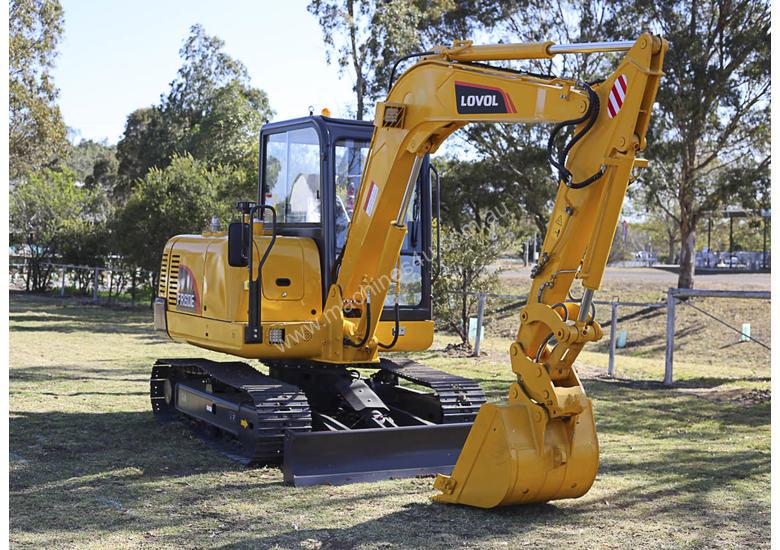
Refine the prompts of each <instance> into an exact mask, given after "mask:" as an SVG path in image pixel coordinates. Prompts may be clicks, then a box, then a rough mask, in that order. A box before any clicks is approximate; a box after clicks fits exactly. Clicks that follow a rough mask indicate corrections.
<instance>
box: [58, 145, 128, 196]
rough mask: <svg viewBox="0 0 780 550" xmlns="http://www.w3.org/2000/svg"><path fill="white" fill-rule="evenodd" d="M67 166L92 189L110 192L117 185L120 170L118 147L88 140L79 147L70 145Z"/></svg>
mask: <svg viewBox="0 0 780 550" xmlns="http://www.w3.org/2000/svg"><path fill="white" fill-rule="evenodd" d="M65 166H66V167H68V168H69V169H71V170H73V171H74V172H75V173H76V177H77V178H78V179H79V181H81V182H83V183H84V184H85V185H86V186H87V187H88V188H90V189H94V188H100V189H102V190H105V191H107V192H110V191H112V190H113V188H114V186H115V185H116V178H117V172H118V169H119V162H118V161H117V158H116V147H115V146H113V145H108V144H107V143H106V142H102V143H99V142H96V141H92V140H90V139H86V140H82V141H80V142H79V144H78V145H68V152H67V157H66V158H65Z"/></svg>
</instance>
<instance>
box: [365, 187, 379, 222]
mask: <svg viewBox="0 0 780 550" xmlns="http://www.w3.org/2000/svg"><path fill="white" fill-rule="evenodd" d="M378 195H379V187H377V185H376V183H374V182H373V181H372V182H371V186H370V187H369V188H368V193H367V195H366V202H365V204H364V205H363V210H365V211H366V214H368V215H369V216H371V215H372V214H373V213H374V207H375V206H376V198H377V196H378Z"/></svg>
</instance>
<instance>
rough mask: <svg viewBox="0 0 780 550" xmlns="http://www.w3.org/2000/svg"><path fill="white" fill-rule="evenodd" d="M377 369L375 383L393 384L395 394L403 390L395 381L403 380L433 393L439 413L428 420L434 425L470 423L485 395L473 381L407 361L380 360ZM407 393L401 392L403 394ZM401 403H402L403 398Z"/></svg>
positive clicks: (484, 399) (406, 393) (406, 392)
mask: <svg viewBox="0 0 780 550" xmlns="http://www.w3.org/2000/svg"><path fill="white" fill-rule="evenodd" d="M379 368H380V373H381V374H380V376H378V377H377V380H378V381H379V382H380V383H389V384H392V385H394V388H393V389H394V390H395V391H396V392H399V391H404V390H405V388H403V387H401V386H398V385H397V384H398V379H403V380H407V381H409V382H412V383H413V384H417V385H418V386H424V387H426V388H430V389H432V390H433V391H434V392H436V395H435V400H436V403H438V405H439V407H440V411H437V414H435V415H434V418H432V419H431V420H433V422H434V423H436V424H458V423H463V422H474V419H475V418H476V417H477V413H478V412H479V407H480V406H481V405H482V404H483V403H484V402H485V401H486V398H485V392H484V391H482V388H480V387H479V384H477V383H476V382H475V381H474V380H470V379H468V378H463V377H462V376H457V375H455V374H449V373H447V372H443V371H440V370H436V369H433V368H431V367H426V366H425V365H422V364H420V363H417V362H416V361H412V360H410V359H407V360H402V361H398V362H396V361H391V360H390V359H385V358H382V359H381V360H380V363H379ZM382 393H386V392H382ZM409 393H410V392H408V391H404V394H405V395H408V394H409ZM399 397H400V394H399ZM401 400H402V401H403V397H401Z"/></svg>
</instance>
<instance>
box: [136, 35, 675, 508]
mask: <svg viewBox="0 0 780 550" xmlns="http://www.w3.org/2000/svg"><path fill="white" fill-rule="evenodd" d="M667 48H668V44H667V42H665V41H664V40H663V39H661V38H659V37H657V36H653V35H650V34H643V35H641V36H640V37H639V38H638V39H637V40H635V41H624V42H602V43H584V44H570V45H562V44H554V43H552V42H543V43H528V44H498V45H473V44H472V43H471V42H468V41H457V42H455V44H454V45H453V46H452V47H437V48H434V49H433V50H431V51H427V52H421V53H419V54H415V57H416V58H417V59H416V62H415V63H414V64H413V65H412V66H411V67H410V68H409V69H408V70H406V71H405V72H404V73H403V74H402V75H401V76H400V77H399V78H398V79H397V80H396V81H395V82H393V83H392V85H391V88H390V91H389V93H388V96H387V99H386V101H383V102H379V103H378V104H377V106H376V116H375V119H374V121H373V123H370V122H360V121H349V120H340V119H334V118H330V117H328V116H309V117H305V118H300V119H296V120H291V121H286V122H279V123H272V124H268V125H266V126H264V127H263V129H262V131H261V136H260V140H261V141H260V151H261V157H260V161H261V162H260V178H259V192H258V200H257V201H256V202H242V203H239V204H238V205H237V209H238V214H237V218H238V221H236V222H234V223H231V224H230V225H229V227H228V231H227V232H221V231H219V230H218V229H219V228H218V227H214V228H213V231H211V232H204V233H203V234H200V235H179V236H176V237H173V238H171V239H170V240H169V241H168V243H167V244H166V246H165V250H164V252H163V255H162V263H161V267H160V279H159V289H158V297H157V298H156V300H155V302H154V319H155V320H154V322H155V328H156V329H158V330H160V331H164V332H166V333H167V334H168V335H169V336H170V337H171V338H172V339H174V340H177V341H182V342H187V343H189V344H192V345H195V346H198V347H200V348H205V349H209V350H214V351H218V352H223V353H226V354H229V355H231V356H238V357H241V358H245V359H255V360H259V361H260V362H261V363H260V365H258V368H255V367H253V366H250V365H249V364H248V363H245V362H238V361H226V362H220V361H212V360H207V359H160V360H158V361H157V362H156V364H155V365H154V367H153V368H152V374H151V388H150V389H151V401H152V409H153V411H154V414H155V416H156V417H157V418H158V419H159V420H160V421H169V420H173V419H187V420H189V421H191V422H190V423H191V424H192V425H193V426H194V427H195V428H196V429H197V430H198V431H199V433H200V434H201V435H202V436H203V438H204V440H205V441H206V442H207V443H208V444H209V445H211V446H212V447H215V448H218V449H219V450H221V451H223V452H225V453H227V454H228V455H229V456H231V457H233V458H235V459H237V460H241V461H243V462H246V463H251V462H263V463H273V462H276V463H278V462H281V463H282V469H283V472H284V479H285V481H286V482H289V483H292V484H294V485H296V486H306V485H312V484H318V483H332V484H339V483H350V482H356V481H368V480H376V479H388V478H398V477H404V476H416V475H425V474H428V475H430V474H437V476H436V480H435V482H434V487H435V489H436V490H437V492H438V494H437V495H436V496H435V497H433V498H434V500H436V501H439V502H447V503H461V504H467V505H471V506H477V507H482V508H492V507H495V506H501V505H510V504H517V503H527V502H545V501H549V500H554V499H561V498H572V497H578V496H581V495H583V494H585V493H586V492H587V491H588V489H589V488H590V487H591V485H592V483H593V480H594V478H595V476H596V472H597V470H598V457H599V451H598V441H597V438H596V431H595V424H594V420H593V412H592V407H591V402H590V400H589V399H588V397H587V396H586V394H585V391H584V389H583V387H582V383H581V381H580V379H579V378H578V376H577V373H576V370H575V368H574V366H573V364H574V361H575V359H576V358H577V355H578V354H579V352H580V350H581V349H582V347H583V346H584V345H585V344H586V343H587V342H594V341H597V340H598V339H599V338H601V336H602V330H601V327H600V326H599V324H598V323H597V322H596V320H595V319H594V316H595V309H594V307H593V297H594V291H596V290H597V289H598V288H599V285H600V283H601V280H602V276H603V273H604V267H605V264H606V262H607V258H608V256H609V251H610V247H611V244H612V240H613V237H614V234H615V228H616V225H617V221H618V217H619V214H620V210H621V207H622V204H623V200H624V197H625V194H626V189H627V187H628V185H629V183H630V182H631V181H633V180H634V179H635V178H636V177H637V175H638V173H639V171H640V170H641V169H642V168H643V167H645V166H646V165H647V161H646V160H644V159H641V158H637V153H638V152H639V151H642V150H644V149H645V146H646V139H645V135H646V132H647V128H648V123H649V120H650V113H651V111H652V108H653V103H654V101H655V96H656V92H657V90H658V86H659V82H660V79H661V76H662V63H663V58H664V53H665V52H666V50H667ZM598 52H622V55H623V57H622V58H621V59H616V63H615V69H614V71H613V72H612V73H611V74H610V75H608V76H607V77H606V78H604V79H603V80H600V81H597V82H580V81H574V80H570V79H566V78H558V77H556V76H552V75H540V74H532V73H525V72H522V71H516V70H511V69H509V68H506V67H503V66H496V65H491V64H490V62H491V61H503V60H528V59H548V58H552V57H553V56H556V55H562V54H583V53H591V54H592V53H598ZM409 57H412V56H407V57H406V58H409ZM406 58H404V59H406ZM393 72H395V69H394V71H393ZM473 122H479V123H527V124H536V123H555V126H554V127H553V129H552V131H551V136H550V140H549V145H548V153H549V160H550V163H551V165H552V167H553V168H554V171H555V173H556V176H557V179H558V192H557V196H556V200H555V205H554V207H553V210H552V214H551V216H550V223H549V228H548V231H547V234H546V236H545V239H544V243H543V245H542V249H541V253H540V256H539V260H538V263H537V264H536V265H535V267H534V268H533V270H532V273H531V277H532V286H531V291H530V293H529V297H528V303H527V305H525V307H523V309H522V310H521V312H520V327H519V329H518V331H517V336H516V338H515V340H514V342H512V344H511V346H510V349H509V354H510V359H511V365H512V371H513V372H514V374H515V375H516V377H517V380H516V382H514V383H512V384H511V386H510V387H509V391H508V395H507V398H506V399H505V400H503V401H501V402H497V403H486V400H485V395H484V393H483V392H482V390H481V388H480V387H479V385H478V384H477V383H476V382H474V381H473V380H469V379H467V378H464V377H461V376H457V375H453V374H449V373H446V372H442V371H438V370H436V369H433V368H430V367H427V366H425V365H422V364H420V363H418V362H415V361H412V360H409V359H393V358H392V357H405V355H400V356H399V355H394V354H397V353H399V352H401V353H402V354H403V353H404V352H413V351H421V350H425V349H428V348H429V347H430V346H431V344H432V342H433V320H432V314H431V309H432V308H431V271H432V268H433V266H434V265H435V263H436V262H437V261H438V257H437V254H436V252H435V251H436V250H437V249H438V239H436V242H434V239H433V238H432V229H431V228H432V218H433V217H434V215H435V217H438V213H437V211H438V207H437V204H438V201H439V198H440V193H439V192H436V193H433V190H437V189H438V187H439V185H438V176H437V175H436V173H435V170H433V167H432V166H431V165H430V162H429V155H430V154H431V153H434V152H435V151H436V150H437V149H438V147H439V146H440V145H441V144H442V143H443V142H444V140H445V139H447V137H448V136H450V135H451V134H452V133H453V132H455V131H457V130H459V129H461V128H463V127H464V126H466V125H467V124H469V123H473ZM562 132H563V133H562ZM564 134H565V135H564ZM476 185H478V184H476V182H475V186H476ZM474 192H475V193H478V192H479V189H478V187H475V189H474ZM575 279H579V280H580V281H581V284H582V286H583V288H584V290H583V293H582V297H581V298H580V299H579V300H574V299H572V298H571V294H570V288H571V287H572V284H573V283H574V281H575Z"/></svg>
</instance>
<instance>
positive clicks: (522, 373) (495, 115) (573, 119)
mask: <svg viewBox="0 0 780 550" xmlns="http://www.w3.org/2000/svg"><path fill="white" fill-rule="evenodd" d="M667 48H668V44H667V43H666V42H665V41H664V40H662V39H660V38H658V37H655V36H652V35H650V34H643V35H641V36H640V37H639V38H638V39H637V40H636V41H634V42H619V43H601V44H599V43H597V44H580V45H572V46H559V45H555V44H553V43H551V42H546V43H535V44H502V45H493V46H473V45H471V43H470V42H456V43H455V45H454V46H453V47H451V48H444V47H440V48H437V49H436V50H435V51H433V52H430V53H429V54H428V55H425V56H424V57H423V58H422V59H421V60H420V61H419V62H417V63H416V64H415V65H414V66H412V67H411V68H410V69H409V70H408V71H406V72H405V73H404V74H403V75H402V76H401V77H400V78H399V79H398V80H397V82H395V83H394V85H393V86H392V88H391V90H390V93H389V94H388V97H387V100H386V101H384V102H380V103H379V104H378V105H377V109H376V119H375V129H374V135H373V139H372V143H371V149H370V153H369V158H368V161H367V163H366V167H365V169H364V172H363V176H362V183H361V186H360V192H359V195H358V198H357V201H356V207H355V213H354V216H353V219H352V223H351V225H350V228H349V234H348V237H347V241H346V246H345V251H344V254H343V260H342V261H341V264H340V266H339V271H338V277H337V280H336V282H335V283H334V284H333V285H332V287H331V288H330V290H329V293H328V296H327V301H326V306H325V308H324V310H323V320H324V322H323V326H324V329H325V337H324V338H323V349H322V358H321V360H323V361H329V362H333V363H361V362H372V361H376V360H377V353H378V348H379V342H378V341H377V338H376V336H375V335H376V329H377V325H378V322H379V313H380V312H381V309H382V305H383V304H384V301H385V297H386V295H387V292H388V289H389V287H390V286H391V283H392V281H393V279H392V272H393V269H394V268H395V267H396V265H397V262H398V256H399V252H400V249H401V245H402V242H403V239H404V236H405V232H406V226H405V223H404V221H405V216H406V212H407V209H408V206H409V201H410V198H411V195H412V192H413V189H414V184H415V182H416V180H417V176H418V173H419V170H420V167H421V164H422V159H423V157H424V155H426V154H428V153H432V152H434V151H436V150H437V148H438V147H439V146H440V145H441V144H442V143H443V142H444V140H445V139H446V138H447V137H448V136H450V135H451V134H452V133H453V132H455V131H456V130H458V129H460V128H462V127H464V126H465V125H467V124H469V123H472V122H494V123H528V124H533V123H555V124H556V126H555V128H554V129H553V132H552V133H553V136H552V138H551V146H550V148H549V149H550V157H551V158H550V161H551V164H552V165H553V167H554V168H555V170H556V171H557V173H558V178H559V188H558V193H557V196H556V200H555V205H554V207H553V211H552V215H551V217H550V224H549V227H548V231H547V234H546V236H545V240H544V244H543V246H542V251H541V254H540V258H539V262H538V264H537V265H536V266H535V268H534V269H533V271H532V278H533V284H532V286H531V291H530V294H529V298H528V303H527V305H526V306H525V307H524V308H523V310H522V311H521V313H520V328H519V330H518V332H517V336H516V339H515V341H514V342H513V343H512V345H511V348H510V357H511V362H512V370H513V372H514V373H515V375H516V376H517V381H516V382H515V383H513V384H512V385H511V387H510V388H509V395H508V399H507V400H506V401H505V402H501V403H493V404H486V405H483V406H482V409H481V410H480V413H479V415H478V417H477V419H476V421H475V423H474V426H473V428H472V429H471V432H470V435H469V438H468V440H467V441H466V445H465V447H464V448H463V450H462V452H461V454H460V458H459V459H458V463H457V465H456V466H455V469H454V470H453V472H452V475H451V476H439V477H438V478H437V480H436V483H435V487H436V488H437V489H438V490H439V491H440V493H441V494H440V495H438V496H437V497H435V499H436V500H439V501H442V502H459V503H465V504H470V505H474V506H480V507H493V506H497V505H504V504H513V503H519V502H538V501H547V500H551V499H557V498H566V497H576V496H580V495H582V494H584V493H585V492H587V490H588V489H589V488H590V486H591V484H592V482H593V479H594V478H595V475H596V471H597V469H598V442H597V439H596V434H595V426H594V422H593V415H592V412H591V404H590V400H589V399H588V398H587V397H586V395H585V392H584V390H583V388H582V384H581V383H580V380H579V378H578V377H577V374H576V372H575V370H574V369H573V368H572V365H573V363H574V360H575V359H576V358H577V355H578V354H579V352H580V350H581V349H582V347H583V345H584V344H586V343H587V342H593V341H596V340H598V339H599V338H601V336H602V331H601V328H600V326H599V324H598V323H597V322H596V321H595V319H594V318H593V317H594V316H593V312H594V310H593V305H592V304H593V293H594V291H596V290H597V289H598V288H599V285H600V284H601V279H602V276H603V273H604V267H605V265H606V262H607V258H608V255H609V251H610V247H611V244H612V240H613V237H614V233H615V228H616V225H617V221H618V217H619V214H620V210H621V207H622V204H623V200H624V197H625V194H626V189H627V186H628V185H629V183H630V181H631V180H632V178H634V177H635V175H636V172H637V171H638V169H641V168H643V167H644V166H646V161H645V160H643V159H639V158H636V155H637V153H638V152H639V151H642V150H643V149H644V148H645V145H646V140H645V134H646V132H647V127H648V123H649V118H650V113H651V110H652V107H653V103H654V101H655V95H656V91H657V89H658V86H659V81H660V78H661V75H662V62H663V57H664V53H665V51H666V49H667ZM609 51H624V52H625V54H624V56H623V58H622V59H621V60H620V61H619V62H618V63H617V65H616V68H615V70H614V72H612V74H610V75H609V76H608V77H607V78H606V79H605V80H603V81H600V82H595V83H583V82H576V81H572V80H568V79H563V78H556V77H545V76H538V75H530V74H523V73H518V72H514V71H510V70H507V69H502V68H496V67H491V66H489V65H485V64H484V63H482V62H485V61H491V60H510V59H538V58H550V57H552V56H554V55H558V54H563V53H590V52H609ZM566 128H571V129H573V134H572V136H571V137H570V138H569V139H568V141H566V142H565V143H561V144H560V146H559V149H558V150H557V151H556V150H555V147H553V143H552V142H553V141H554V139H555V138H556V136H557V134H559V132H560V131H561V130H564V129H566ZM559 141H562V140H559ZM477 191H478V190H477ZM575 279H580V280H581V282H582V285H583V287H584V292H583V296H582V298H581V300H580V301H579V302H575V301H572V300H569V299H568V297H569V296H570V294H569V291H570V288H571V286H572V284H573V282H574V280H575Z"/></svg>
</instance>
